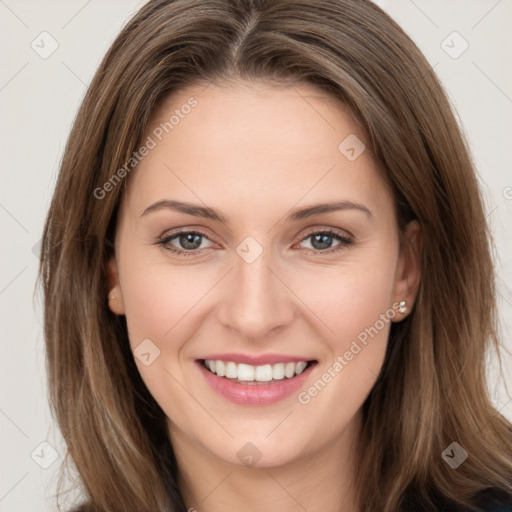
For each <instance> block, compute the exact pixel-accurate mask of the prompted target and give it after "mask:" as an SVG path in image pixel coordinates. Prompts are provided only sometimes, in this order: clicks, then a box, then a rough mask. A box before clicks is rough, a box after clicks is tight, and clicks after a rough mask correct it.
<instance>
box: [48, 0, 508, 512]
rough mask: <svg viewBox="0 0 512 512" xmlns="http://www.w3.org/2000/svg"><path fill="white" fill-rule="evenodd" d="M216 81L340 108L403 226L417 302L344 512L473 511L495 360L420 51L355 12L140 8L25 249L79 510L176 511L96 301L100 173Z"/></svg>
mask: <svg viewBox="0 0 512 512" xmlns="http://www.w3.org/2000/svg"><path fill="white" fill-rule="evenodd" d="M230 79H247V80H263V81H266V82H271V83H275V84H286V85H287V86H289V87H293V85H294V84H300V83H307V84H313V85H315V86H317V87H318V88H319V89H321V90H322V91H325V92H327V93H328V94H330V95H331V96H333V97H335V98H337V99H338V100H339V101H340V102H342V103H343V104H345V105H346V106H347V107H348V108H349V109H350V111H351V112H352V114H353V116H354V118H355V119H356V120H357V121H358V123H359V124H360V125H361V128H362V130H363V132H364V134H365V136H366V139H367V141H368V145H369V148H368V149H369V150H370V151H371V152H372V154H373V157H374V159H375V162H376V163H377V166H378V168H379V170H380V172H382V174H383V176H384V177H385V179H386V180H387V182H388V183H389V184H390V186H391V188H392V190H393V192H394V195H395V199H396V205H397V212H398V213H397V214H398V219H399V222H400V226H402V227H403V226H405V225H406V224H407V222H409V221H410V220H411V219H417V221H418V222H419V223H420V225H421V228H422V232H423V252H422V257H421V258H422V259H421V266H422V275H423V280H422V283H421V285H420V289H419V293H418V297H417V302H416V304H415V306H414V310H413V311H412V313H411V314H410V316H409V317H408V318H407V319H406V320H405V321H403V322H400V323H396V324H393V327H392V330H391V333H390V339H389V344H388V351H387V354H386V360H385V363H384V366H383V368H382V371H381V374H380V375H379V378H378V380H377V383H376V385H375V387H374V388H373V390H372V391H371V393H370V395H369V396H368V398H367V400H366V401H365V403H364V406H363V412H364V424H363V431H362V435H361V446H360V457H359V459H358V461H359V464H358V467H357V468H356V475H357V482H358V489H357V490H358V494H359V498H360V503H361V510H362V511H365V512H366V511H368V512H369V511H371V512H375V511H376V510H379V511H383V512H392V511H405V510H414V511H421V510H437V508H435V506H436V504H439V503H446V504H451V505H452V506H454V507H457V506H461V507H462V506H466V507H467V508H469V509H470V510H475V508H476V503H477V496H478V495H479V493H481V492H482V491H485V490H486V489H490V488H496V489H501V490H502V491H504V492H506V493H508V494H512V436H511V425H510V423H509V422H507V420H506V419H505V418H504V417H503V416H502V415H501V414H499V412H498V411H496V410H495V408H494V407H493V405H492V403H491V401H490V399H489V396H488V391H487V387H486V381H485V355H486V352H487V350H488V349H489V348H492V347H494V348H495V349H496V350H497V351H499V343H498V341H497V336H496V330H495V325H496V311H495V299H494V295H495V288H494V274H493V263H492V259H491V251H490V247H489V240H490V237H489V233H488V230H487V226H486V222H485V215H484V211H483V206H482V199H481V196H480V193H479V190H478V186H477V180H476V178H475V172H474V166H473V163H472V161H471V159H470V156H469V151H468V148H467V143H466V142H465V140H464V138H463V135H462V134H461V132H460V129H459V127H458V125H457V122H456V120H455V118H454V115H453V112H452V110H451V107H450V104H449V102H448V101H447V98H446V95H445V93H444V92H443V89H442V87H441V85H440V83H439V81H438V79H437V77H436V75H435V74H434V73H433V71H432V69H431V67H430V65H429V64H428V62H427V61H426V59H425V58H424V56H423V55H422V54H421V52H420V51H419V49H418V48H417V47H416V46H415V44H414V43H413V42H412V41H411V39H410V38H409V37H408V36H407V35H406V34H405V33H404V32H403V30H402V29H401V28H400V27H399V26H398V25H397V24H396V23H395V22H394V21H393V20H392V19H391V18H390V17H389V16H388V15H386V14H385V13H384V12H383V11H382V10H381V9H379V8H378V7H377V6H375V5H374V4H373V3H372V2H370V1H369V0H317V1H315V2H311V1H310V0H252V1H251V0H175V1H172V0H151V1H150V2H149V3H147V4H146V5H145V6H144V7H143V8H142V9H141V10H140V11H139V12H138V13H137V14H136V15H135V17H134V18H133V19H132V20H131V21H130V22H129V23H128V24H127V25H126V26H125V28H124V29H123V30H122V31H121V33H120V34H119V36H118V37H117V39H116V40H115V41H114V43H113V44H112V46H111V48H110V49H109V51H108V53H107V55H106V56H105V58H104V59H103V61H102V63H101V65H100V67H99V69H98V71H97V73H96V75H95V76H94V79H93V80H92V83H91V85H90V87H89V89H88V92H87V94H86V96H85V98H84V100H83V103H82V105H81V108H80V110H79V112H78V115H77V117H76V120H75V123H74V126H73V128H72V131H71V134H70V137H69V140H68V143H67V146H66V149H65V153H64V156H63V159H62V164H61V168H60V174H59V178H58V182H57V186H56V190H55V194H54V197H53V201H52V204H51V207H50V210H49V214H48V218H47V222H46V226H45V231H44V238H43V246H42V255H41V256H42V258H41V269H40V276H41V280H42V283H43V287H44V299H45V337H46V347H47V369H48V375H49V388H50V398H51V404H52V408H53V411H54V414H55V416H56V418H57V420H58V423H59V425H60V428H61V431H62V434H63V436H64V439H65V441H66V443H67V446H68V450H69V457H70V458H71V459H72V461H73V463H74V465H75V466H76V469H77V470H78V473H79V476H80V479H81V482H82V483H83V488H84V491H85V493H86V495H87V497H88V500H89V504H90V510H94V511H107V510H108V511H116V510H123V511H127V510H133V511H137V512H144V511H147V512H150V511H151V512H154V511H156V510H158V511H184V510H185V505H184V503H183V501H182V499H181V496H180V492H179V487H178V484H177V465H176V460H175V457H174V455H173V450H172V446H171V445H170V442H169V440H168V437H167V434H166V427H165V422H166V418H165V415H164V413H163V411H162V410H161V409H160V407H159V406H158V405H157V403H156V402H155V401H154V399H153V398H152V396H151V395H150V394H149V392H148V390H147V389H146V387H145V385H144V384H143V382H142V380H141V378H140V376H139V374H138V371H137V368H136V366H135V364H134V361H133V356H132V354H131V351H130V349H129V343H128V335H127V329H126V323H125V320H124V317H117V316H115V315H114V314H112V313H111V312H110V311H109V309H108V307H107V303H106V297H107V292H108V290H107V283H106V278H105V263H106V261H107V259H108V258H109V257H110V256H111V255H112V254H113V239H114V236H115V232H114V231H115V230H114V226H115V217H116V212H117V206H118V202H119V198H120V194H121V191H122V188H123V187H122V183H121V184H117V183H113V182H112V181H111V183H113V186H112V187H108V191H107V192H105V190H106V189H105V188H104V185H105V183H107V182H108V181H109V180H112V177H113V176H114V175H115V174H116V172H117V179H119V176H121V178H122V179H123V180H126V179H129V172H124V173H120V172H118V170H119V169H122V168H123V166H125V165H126V162H128V161H130V158H132V156H133V152H134V151H136V150H137V148H138V147H139V146H140V144H141V143H142V142H143V136H144V133H145V130H146V128H147V125H148V121H149V119H150V116H151V115H152V113H153V112H154V111H155V109H157V108H158V106H159V105H160V104H161V102H162V101H163V100H164V99H165V98H166V97H168V96H169V94H171V93H172V92H174V91H178V90H180V89H182V88H183V87H185V86H187V85H192V84H197V83H204V84H208V83H222V82H225V81H226V80H230ZM125 171H126V168H125ZM114 185H116V186H114ZM452 442H457V443H458V444H459V445H461V446H462V447H463V448H464V449H465V450H466V451H467V452H468V453H469V456H468V458H467V460H466V461H464V463H463V464H462V465H460V466H459V467H458V468H457V469H452V468H451V467H450V466H449V465H448V464H447V463H446V461H445V460H443V458H442V456H441V454H442V452H443V450H445V449H446V448H447V447H448V446H449V445H450V444H451V443H452ZM333 478H335V476H333ZM455 509H456V508H454V510H455Z"/></svg>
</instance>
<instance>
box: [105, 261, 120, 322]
mask: <svg viewBox="0 0 512 512" xmlns="http://www.w3.org/2000/svg"><path fill="white" fill-rule="evenodd" d="M106 271H107V282H108V290H109V292H108V297H107V299H108V307H109V308H110V311H112V312H113V313H115V314H116V315H124V301H123V293H122V291H121V285H120V284H119V272H118V269H117V261H116V257H115V255H112V256H111V257H110V259H109V260H108V261H107V267H106Z"/></svg>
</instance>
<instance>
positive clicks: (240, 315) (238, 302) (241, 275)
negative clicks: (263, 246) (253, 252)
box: [218, 251, 295, 340]
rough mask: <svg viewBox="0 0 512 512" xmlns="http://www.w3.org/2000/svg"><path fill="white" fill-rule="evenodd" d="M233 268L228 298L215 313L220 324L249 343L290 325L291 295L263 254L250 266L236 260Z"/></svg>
mask: <svg viewBox="0 0 512 512" xmlns="http://www.w3.org/2000/svg"><path fill="white" fill-rule="evenodd" d="M234 265H235V268H234V269H233V271H232V272H230V276H229V286H228V289H227V290H226V295H227V297H224V299H225V300H223V301H221V306H220V308H219V310H218V311H219V312H218V318H219V320H220V322H221V324H222V325H224V326H225V327H228V328H231V329H235V330H236V331H237V332H238V335H239V336H241V337H243V338H246V339H252V340H262V339H264V338H265V337H267V335H269V334H270V333H271V332H272V331H277V330H279V328H281V329H282V328H284V327H285V326H287V325H289V324H290V323H291V322H292V319H293V316H294V310H295V308H294V304H293V293H292V292H291V291H290V289H289V288H288V287H287V286H286V284H285V282H283V281H284V279H283V278H282V277H281V276H279V274H278V272H276V271H275V270H274V268H275V265H272V264H271V262H270V261H269V258H267V256H266V253H265V251H264V252H263V254H262V255H261V256H260V257H259V258H258V259H257V260H256V261H254V262H252V263H247V262H246V261H244V260H243V259H242V258H239V257H238V256H237V257H236V259H235V263H234Z"/></svg>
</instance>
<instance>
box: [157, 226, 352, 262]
mask: <svg viewBox="0 0 512 512" xmlns="http://www.w3.org/2000/svg"><path fill="white" fill-rule="evenodd" d="M183 234H187V235H199V236H201V237H203V238H206V239H207V240H210V239H209V238H208V235H207V234H206V233H203V232H202V231H197V230H192V231H186V230H185V231H178V232H176V233H173V234H171V235H169V236H166V237H165V238H162V239H161V240H159V241H158V242H157V245H159V246H161V247H163V248H164V249H165V250H167V251H170V252H172V253H173V254H176V255H178V256H193V255H196V254H197V253H198V252H199V250H198V249H191V250H188V251H186V250H182V249H177V248H175V247H172V246H170V245H169V243H170V242H171V240H174V239H175V238H177V237H179V236H180V235H183ZM313 235H327V236H330V237H332V238H334V239H337V240H338V241H339V242H340V243H339V244H338V245H335V246H334V247H333V248H329V249H325V250H315V249H305V250H306V251H307V253H308V254H331V253H335V252H337V251H341V250H343V249H344V248H346V247H348V246H350V245H352V244H353V240H352V239H351V238H350V237H348V236H344V235H341V234H340V233H338V232H336V231H333V230H330V229H326V230H315V231H310V232H309V233H308V234H307V235H306V236H305V237H303V238H302V240H301V241H300V242H304V241H305V240H307V239H308V238H310V237H312V236H313ZM300 242H299V243H300Z"/></svg>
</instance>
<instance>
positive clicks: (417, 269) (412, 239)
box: [393, 220, 423, 322]
mask: <svg viewBox="0 0 512 512" xmlns="http://www.w3.org/2000/svg"><path fill="white" fill-rule="evenodd" d="M422 242H423V240H422V236H421V227H420V225H419V223H418V221H416V220H414V221H411V222H409V224H408V225H407V227H406V228H405V231H404V233H403V235H402V243H401V247H400V256H399V260H398V265H397V269H396V275H395V286H394V293H393V304H399V305H400V307H399V308H398V309H397V315H396V319H395V321H398V322H399V321H401V320H403V319H404V318H405V317H406V316H407V314H408V313H409V312H410V311H411V309H412V306H413V304H414V301H415V299H416V295H417V293H418V288H419V285H420V280H421V252H422Z"/></svg>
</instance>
